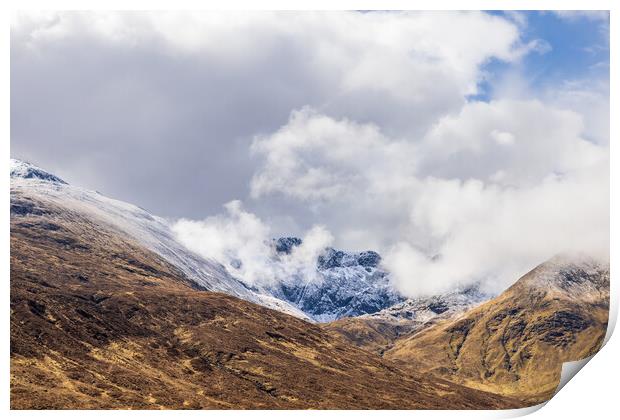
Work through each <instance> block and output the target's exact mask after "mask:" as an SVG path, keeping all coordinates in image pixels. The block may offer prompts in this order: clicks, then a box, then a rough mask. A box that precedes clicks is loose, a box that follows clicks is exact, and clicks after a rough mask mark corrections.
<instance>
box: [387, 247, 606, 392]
mask: <svg viewBox="0 0 620 420" xmlns="http://www.w3.org/2000/svg"><path fill="white" fill-rule="evenodd" d="M608 312H609V267H608V265H607V266H603V265H599V264H598V263H595V262H593V261H588V260H583V261H578V262H575V259H570V260H569V259H565V258H563V257H556V258H554V259H552V260H550V261H548V262H546V263H544V264H541V265H540V266H538V267H537V268H536V269H534V270H532V271H531V272H530V273H528V274H526V275H525V276H523V277H522V278H521V279H520V280H519V281H518V282H517V283H515V284H514V285H513V286H512V287H510V288H509V289H508V290H507V291H506V292H504V293H503V294H501V295H500V296H499V297H497V298H496V299H493V300H491V301H489V302H487V303H485V304H483V305H481V306H479V307H477V308H474V309H472V310H470V311H468V312H467V313H465V314H464V315H461V316H459V317H457V318H456V319H452V320H447V321H444V322H442V323H439V324H437V325H435V326H432V327H430V328H428V329H425V330H423V331H421V332H419V333H417V334H413V335H411V336H409V337H406V338H402V339H400V340H398V341H397V342H396V343H395V345H394V346H393V347H392V348H391V349H390V350H388V351H386V352H385V358H386V359H389V360H393V361H398V362H401V363H406V364H409V365H410V366H411V367H412V369H415V370H418V371H426V372H430V373H433V374H435V375H437V376H439V377H443V378H445V379H449V380H452V381H458V382H460V383H463V384H465V385H467V386H470V387H475V388H478V389H483V390H487V391H491V392H496V393H500V394H503V395H511V396H514V397H516V398H519V399H523V400H526V401H529V402H531V403H538V402H542V401H545V400H547V399H549V398H551V396H552V395H553V392H554V391H555V388H556V387H557V385H558V383H559V379H560V373H561V366H562V363H563V362H566V361H573V360H579V359H582V358H585V357H587V356H589V355H592V354H593V353H595V352H596V351H597V350H598V349H599V347H600V346H601V343H602V341H603V338H604V336H605V333H606V329H607V317H608Z"/></svg>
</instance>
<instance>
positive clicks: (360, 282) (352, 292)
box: [259, 237, 404, 322]
mask: <svg viewBox="0 0 620 420" xmlns="http://www.w3.org/2000/svg"><path fill="white" fill-rule="evenodd" d="M301 244H302V240H301V239H299V238H295V237H285V238H279V239H277V240H274V242H273V249H274V258H275V259H277V258H278V257H279V256H281V255H288V254H291V253H292V252H294V250H295V248H296V247H298V246H300V245H301ZM380 262H381V256H380V255H379V254H377V253H376V252H374V251H364V252H358V253H349V252H345V251H341V250H336V249H334V248H326V249H325V251H324V252H323V253H321V254H320V255H319V256H318V258H317V262H316V273H315V274H316V275H313V276H312V278H308V276H307V275H305V273H304V274H301V273H300V274H295V273H293V274H291V275H290V276H288V277H287V278H284V279H283V280H281V281H280V282H276V283H274V284H271V285H269V286H264V288H263V289H259V290H261V291H263V292H264V293H268V294H271V295H272V296H274V297H276V298H278V299H281V300H284V301H286V302H289V303H290V304H292V305H293V306H295V307H296V308H298V309H299V310H301V311H303V312H304V313H305V314H306V315H308V316H309V317H310V318H312V319H313V320H315V321H318V322H329V321H333V320H335V319H340V318H343V317H352V316H358V315H363V314H369V313H374V312H378V311H380V310H382V309H384V308H387V307H390V306H391V305H393V304H395V303H397V302H401V301H402V300H403V299H404V298H403V297H402V296H401V295H400V294H399V293H398V292H397V291H396V290H395V289H394V288H393V287H392V286H391V284H390V282H389V274H388V272H387V271H385V270H384V269H382V268H381V267H380Z"/></svg>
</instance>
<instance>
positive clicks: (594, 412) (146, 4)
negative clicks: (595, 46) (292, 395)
mask: <svg viewBox="0 0 620 420" xmlns="http://www.w3.org/2000/svg"><path fill="white" fill-rule="evenodd" d="M617 4H618V2H615V1H611V0H589V1H587V0H503V1H501V2H499V1H497V0H470V1H466V0H461V1H459V0H434V1H433V0H418V1H415V2H412V1H406V0H384V1H376V0H357V1H352V0H342V1H334V0H332V1H328V0H315V1H307V0H303V1H293V0H289V1H284V0H263V1H260V2H259V1H255V2H251V1H247V0H245V1H244V0H227V1H226V2H213V1H204V0H203V1H199V0H172V1H169V0H150V1H148V0H125V1H122V0H109V1H105V2H103V1H83V0H82V1H79V0H54V1H43V0H22V1H19V2H18V1H8V2H5V3H3V5H2V9H1V10H2V13H0V21H1V22H2V24H3V31H2V37H1V39H2V41H1V44H0V45H1V46H2V50H3V54H2V61H3V66H2V67H1V72H2V81H3V87H4V94H3V95H2V102H1V107H2V112H1V115H0V127H2V128H3V129H4V136H3V138H2V141H0V148H1V150H2V154H3V160H2V168H3V169H1V170H3V171H4V173H5V174H8V172H9V170H8V157H9V155H10V150H9V149H10V142H9V139H10V127H9V123H10V119H9V110H10V94H9V93H10V74H9V72H10V68H9V48H10V43H9V24H10V16H12V15H13V13H14V11H15V10H28V9H43V10H105V9H108V10H175V9H181V10H183V9H184V10H261V9H277V10H317V9H318V10H343V9H344V10H372V9H382V10H394V9H415V10H497V9H501V10H552V9H559V10H611V68H612V69H614V70H615V69H616V68H617V46H618V45H619V42H618V41H619V40H618V31H617V30H616V24H617V22H618V19H616V13H617V10H618V9H619V7H618V6H617ZM616 73H617V71H616ZM617 103H618V86H617V77H616V75H615V74H614V72H613V71H612V72H611V114H610V115H611V116H612V118H611V131H610V136H611V137H610V138H611V139H617V134H618V124H617V121H616V120H614V116H616V115H620V114H618V106H617ZM615 141H617V140H614V141H610V143H611V147H610V148H611V151H610V153H611V209H610V214H611V215H613V214H619V211H620V207H619V206H618V194H617V193H616V190H617V183H615V182H614V180H617V179H620V173H619V171H620V169H618V167H617V165H616V163H617V160H618V159H617V154H618V150H617V146H616V144H615ZM1 182H2V186H3V188H4V191H5V194H7V195H5V200H6V201H5V205H4V206H3V207H2V208H1V209H0V212H1V214H2V217H3V218H4V220H5V224H4V226H3V234H4V235H3V241H2V251H3V255H4V256H5V257H4V259H3V263H2V273H3V275H4V276H3V277H4V279H5V283H4V284H5V289H4V290H5V295H4V297H3V299H2V303H1V305H2V309H1V310H0V314H1V315H0V316H1V317H2V325H3V326H4V328H5V331H4V340H2V362H3V363H1V364H0V366H1V368H0V369H1V377H2V378H3V379H4V383H3V385H4V387H3V388H2V391H3V392H2V394H1V404H2V405H1V406H2V408H3V409H4V410H7V411H8V409H9V314H10V312H9V258H8V256H9V253H10V247H9V225H8V223H7V221H8V220H9V210H8V209H9V206H8V191H9V178H8V176H5V177H2V178H1ZM618 234H619V225H618V223H617V221H616V219H615V218H613V217H612V218H611V272H612V278H614V273H615V271H616V267H617V266H618V265H617V264H618ZM614 285H615V283H614V282H613V281H612V308H611V311H610V317H611V319H612V324H613V325H615V320H616V318H617V311H618V307H617V301H618V289H617V287H614ZM612 329H613V328H610V332H611V330H612ZM608 338H609V337H608ZM619 349H620V344H618V339H617V338H613V337H612V339H611V340H609V342H608V343H607V344H606V346H605V347H604V348H603V349H602V350H601V351H600V352H599V353H598V354H597V355H596V356H595V357H594V358H593V359H592V361H591V362H590V363H588V368H586V369H584V370H583V371H582V372H580V373H579V378H578V379H577V380H573V381H570V382H569V383H568V384H567V385H566V387H565V388H563V389H562V390H561V392H559V393H558V395H556V396H555V397H554V398H553V399H551V401H550V402H549V403H547V404H546V406H545V408H544V409H543V410H540V411H537V412H535V413H534V414H532V415H531V417H530V418H537V419H543V418H567V419H570V418H580V419H584V418H609V413H612V412H615V411H617V406H616V399H617V398H618V397H617V391H616V389H617V388H616V387H617V381H616V378H618V377H619V374H620V369H619V368H618V356H617V355H618V354H620V351H619ZM539 408H540V407H539ZM530 411H531V410H515V411H465V412H463V411H459V412H456V411H382V412H381V411H345V412H342V411H329V412H328V411H318V412H317V411H312V412H307V411H305V412H304V411H252V412H245V413H241V412H238V411H194V412H183V413H179V412H176V411H164V412H153V411H147V412H144V411H142V412H126V411H96V412H93V411H89V412H86V411H62V412H60V411H43V412H31V411H11V412H10V413H9V415H10V416H12V417H16V418H17V417H19V418H33V417H34V418H37V417H40V418H45V419H46V420H49V419H51V420H54V419H57V418H58V419H60V418H63V419H64V418H69V419H71V418H79V417H82V416H88V417H90V416H93V417H111V416H114V418H136V417H140V418H143V417H144V418H146V417H147V416H148V417H149V418H176V417H177V416H178V415H179V414H181V415H183V416H185V417H197V416H200V417H201V418H203V417H204V416H209V418H236V417H237V416H243V417H245V416H247V417H252V418H257V419H267V418H270V419H271V418H276V419H277V418H282V419H284V418H286V419H289V418H291V416H292V417H294V418H309V417H312V418H314V417H316V416H320V417H324V418H338V419H342V418H344V419H353V418H356V419H357V418H358V417H360V416H361V417H366V418H369V417H372V418H377V417H379V416H389V417H390V419H393V420H397V419H404V418H408V419H409V418H410V417H411V416H414V417H416V418H433V419H451V418H454V417H459V418H472V419H480V418H506V417H515V416H519V415H523V414H527V413H528V412H530Z"/></svg>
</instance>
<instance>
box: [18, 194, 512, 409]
mask: <svg viewBox="0 0 620 420" xmlns="http://www.w3.org/2000/svg"><path fill="white" fill-rule="evenodd" d="M15 198H17V199H18V200H17V201H16V203H19V205H18V206H17V207H16V209H21V210H23V211H15V212H13V213H12V215H11V407H12V408H14V409H23V408H506V407H514V406H517V405H520V404H521V403H520V402H519V401H517V400H514V399H511V398H504V397H500V396H497V395H493V394H489V393H486V392H482V391H478V390H472V389H468V388H466V387H463V386H460V385H455V384H451V383H449V382H446V381H444V380H441V379H436V378H433V377H431V376H428V375H418V374H416V373H415V372H414V371H404V370H401V369H400V368H399V366H398V365H396V364H394V363H392V362H389V361H386V360H383V359H381V358H379V357H377V356H375V355H373V354H370V353H368V352H365V351H363V350H360V349H357V348H355V347H354V346H351V345H349V344H346V343H344V342H342V341H340V340H338V339H335V338H334V337H332V336H331V335H329V334H328V333H326V332H325V331H323V329H322V328H321V327H320V326H317V325H314V324H311V323H308V322H305V321H303V320H301V319H298V318H295V317H293V316H290V315H287V314H284V313H281V312H278V311H275V310H271V309H268V308H265V307H263V306H260V305H256V304H253V303H251V302H247V301H244V300H241V299H238V298H236V297H233V296H229V295H225V294H222V293H214V292H208V291H203V290H197V289H196V288H195V284H194V283H193V281H192V280H190V279H188V278H187V277H186V276H185V274H184V273H183V272H182V271H181V270H179V269H178V268H176V267H175V266H174V265H172V264H170V262H168V261H167V260H165V259H164V258H162V257H161V256H159V255H157V254H156V253H154V252H152V251H151V250H149V249H146V248H145V247H144V246H143V245H141V244H140V243H138V242H136V241H134V240H133V239H132V238H131V237H128V236H126V235H125V236H123V235H120V234H119V233H118V231H117V230H115V229H112V228H106V227H104V226H103V225H102V224H100V223H99V221H98V220H93V219H90V218H88V217H86V216H85V215H84V214H67V213H66V212H65V210H66V209H64V208H62V207H56V206H53V205H49V203H48V204H47V205H44V204H43V203H41V202H38V201H33V200H31V201H29V200H28V197H27V196H26V195H25V194H24V191H21V192H20V194H18V196H17V197H15Z"/></svg>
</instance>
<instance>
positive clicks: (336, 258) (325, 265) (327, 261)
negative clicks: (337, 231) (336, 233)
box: [317, 248, 345, 270]
mask: <svg viewBox="0 0 620 420" xmlns="http://www.w3.org/2000/svg"><path fill="white" fill-rule="evenodd" d="M344 257H345V253H344V252H342V251H337V250H335V249H333V248H328V249H327V251H326V252H325V254H323V255H319V258H318V261H317V264H318V269H319V270H328V269H330V268H335V267H342V266H343V262H342V260H343V258H344Z"/></svg>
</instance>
